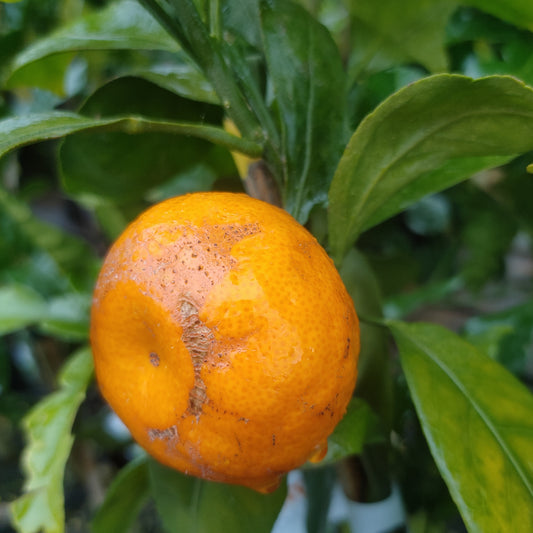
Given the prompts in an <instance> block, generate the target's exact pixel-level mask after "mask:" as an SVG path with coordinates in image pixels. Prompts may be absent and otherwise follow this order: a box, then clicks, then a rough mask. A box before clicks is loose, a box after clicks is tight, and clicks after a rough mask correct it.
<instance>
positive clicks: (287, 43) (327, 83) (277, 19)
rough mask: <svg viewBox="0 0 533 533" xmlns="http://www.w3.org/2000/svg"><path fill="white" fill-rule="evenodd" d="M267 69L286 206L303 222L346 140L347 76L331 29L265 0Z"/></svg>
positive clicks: (320, 197)
mask: <svg viewBox="0 0 533 533" xmlns="http://www.w3.org/2000/svg"><path fill="white" fill-rule="evenodd" d="M260 9H261V25H262V32H263V41H264V48H265V55H266V60H267V67H268V72H269V75H270V78H271V82H272V86H273V90H274V95H275V98H276V107H277V110H278V113H279V121H280V123H281V132H282V142H283V152H284V154H283V161H284V163H283V168H282V173H283V187H284V191H283V196H284V207H285V208H286V209H287V210H288V211H289V212H290V213H291V214H292V215H293V216H294V217H295V218H297V219H298V220H299V221H300V222H302V223H303V222H305V221H306V220H307V217H308V215H309V211H310V210H311V208H312V207H313V206H314V205H316V204H321V203H325V201H326V194H327V189H328V186H329V183H330V181H331V178H332V176H333V171H334V169H335V166H336V164H337V162H338V160H339V157H340V155H341V153H342V147H343V145H344V143H345V140H346V135H345V133H346V131H345V127H346V123H345V117H346V112H345V108H344V106H345V101H346V79H345V73H344V70H343V66H342V61H341V58H340V54H339V51H338V49H337V46H336V45H335V43H334V41H333V39H332V37H331V35H330V34H329V32H328V31H327V29H326V28H325V27H324V26H322V25H321V24H319V23H318V22H317V21H316V20H315V19H314V18H312V17H311V15H310V14H309V13H308V12H307V11H306V10H305V9H303V8H302V7H301V6H298V5H296V4H294V3H293V2H289V1H285V0H284V1H280V0H262V1H261V3H260Z"/></svg>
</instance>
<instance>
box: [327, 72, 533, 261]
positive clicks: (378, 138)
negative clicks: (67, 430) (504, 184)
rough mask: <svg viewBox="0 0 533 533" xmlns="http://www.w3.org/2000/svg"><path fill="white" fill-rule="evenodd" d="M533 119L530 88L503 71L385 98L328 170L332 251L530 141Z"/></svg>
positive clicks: (340, 251) (452, 78)
mask: <svg viewBox="0 0 533 533" xmlns="http://www.w3.org/2000/svg"><path fill="white" fill-rule="evenodd" d="M532 122H533V89H532V88H530V87H528V86H526V85H524V84H523V83H522V82H520V81H519V80H516V79H514V78H511V77H506V76H490V77H487V78H481V79H478V80H473V79H471V78H468V77H465V76H460V75H448V74H441V75H436V76H430V77H428V78H424V79H422V80H420V81H418V82H415V83H413V84H412V85H409V86H407V87H405V88H403V89H401V90H400V91H398V92H396V93H395V94H393V95H392V96H390V97H389V98H387V100H385V101H384V102H383V103H382V104H381V105H380V106H379V107H378V108H377V109H376V110H375V111H374V112H373V113H371V114H370V115H368V116H367V117H366V118H365V120H363V122H362V123H361V124H360V125H359V127H358V128H357V130H356V131H355V133H354V134H353V136H352V138H351V140H350V142H349V143H348V146H347V148H346V150H345V152H344V155H343V156H342V159H341V161H340V163H339V165H338V167H337V170H336V172H335V176H334V177H333V182H332V184H331V188H330V192H329V201H330V206H329V208H330V211H329V215H330V244H331V248H332V252H333V255H334V257H335V259H336V260H337V261H341V260H342V258H343V256H344V254H345V253H346V251H347V250H348V248H349V247H350V246H351V245H352V244H353V242H354V241H355V240H356V239H357V237H358V236H359V234H360V233H361V232H362V231H364V230H365V229H368V228H370V227H372V226H373V225H375V224H377V223H379V222H381V221H383V220H385V219H386V218H388V217H390V216H392V215H394V214H396V213H398V212H399V211H401V210H402V209H404V208H406V207H407V206H408V205H410V204H411V203H413V202H414V201H416V200H418V199H420V198H422V197H423V196H425V195H426V194H430V193H433V192H437V191H440V190H443V189H445V188H447V187H450V186H451V185H454V184H456V183H459V182H460V181H462V180H465V179H467V178H469V177H470V176H471V175H472V174H474V173H475V172H478V171H480V170H482V169H486V168H491V167H494V166H497V165H501V164H504V163H506V162H507V161H509V160H510V159H511V158H513V157H514V156H516V155H518V154H521V153H524V152H526V151H528V150H531V149H533V135H531V131H532V129H531V124H532Z"/></svg>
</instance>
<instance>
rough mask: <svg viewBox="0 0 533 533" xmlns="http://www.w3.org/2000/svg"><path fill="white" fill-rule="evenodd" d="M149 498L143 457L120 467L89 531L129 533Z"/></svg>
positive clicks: (146, 466) (146, 465)
mask: <svg viewBox="0 0 533 533" xmlns="http://www.w3.org/2000/svg"><path fill="white" fill-rule="evenodd" d="M149 495H150V491H149V472H148V459H147V457H146V456H145V455H143V456H141V457H139V458H138V459H135V460H133V461H131V462H130V463H128V464H127V465H126V466H125V467H123V468H122V469H121V470H120V472H119V473H118V474H117V476H116V477H115V479H113V483H111V486H110V487H109V488H108V489H107V492H106V497H105V500H104V503H103V504H102V505H101V506H100V508H99V509H98V511H97V513H96V515H95V517H94V519H93V522H92V529H91V530H92V531H93V532H94V533H109V532H111V531H112V532H113V533H128V531H130V528H131V526H132V525H133V524H134V523H135V520H136V519H137V515H138V514H139V511H140V510H141V508H142V506H143V504H144V503H145V502H146V500H147V499H148V497H149Z"/></svg>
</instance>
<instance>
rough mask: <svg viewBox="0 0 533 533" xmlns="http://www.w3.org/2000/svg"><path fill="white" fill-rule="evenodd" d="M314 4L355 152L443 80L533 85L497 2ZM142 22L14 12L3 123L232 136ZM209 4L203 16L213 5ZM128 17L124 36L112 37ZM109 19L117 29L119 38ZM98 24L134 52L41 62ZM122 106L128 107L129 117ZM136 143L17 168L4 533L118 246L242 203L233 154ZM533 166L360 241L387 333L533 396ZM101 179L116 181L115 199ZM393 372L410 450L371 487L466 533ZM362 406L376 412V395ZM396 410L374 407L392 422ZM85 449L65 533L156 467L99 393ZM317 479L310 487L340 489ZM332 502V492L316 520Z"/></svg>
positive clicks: (424, 204) (2, 260) (2, 202)
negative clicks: (479, 360)
mask: <svg viewBox="0 0 533 533" xmlns="http://www.w3.org/2000/svg"><path fill="white" fill-rule="evenodd" d="M300 3H301V4H302V5H303V6H304V7H305V8H306V9H307V10H309V11H310V12H311V13H313V14H314V15H315V16H316V17H317V18H318V19H319V20H320V21H321V22H322V23H323V24H324V25H325V26H326V27H327V28H328V29H329V30H330V32H331V34H332V35H333V37H334V39H335V42H336V44H337V46H338V48H339V50H340V52H341V57H342V60H343V64H344V67H345V70H346V73H347V78H348V83H349V88H350V90H349V105H348V116H347V117H345V118H346V124H347V126H346V127H347V131H346V139H344V140H345V141H346V140H347V138H348V134H349V133H351V132H352V131H353V130H354V129H355V128H356V127H357V125H358V124H359V123H360V122H361V121H362V120H363V118H364V117H365V116H367V115H368V114H369V113H370V112H372V111H373V110H374V109H375V108H376V106H377V105H378V104H379V103H380V102H382V101H383V100H384V99H385V98H387V97H388V96H389V95H391V94H393V93H394V92H396V91H397V90H398V89H400V88H401V87H404V86H406V85H408V84H409V83H412V82H414V81H416V80H419V79H421V78H423V77H425V76H427V75H429V74H431V73H437V72H452V73H462V74H466V75H468V76H471V77H474V78H477V77H480V76H484V75H488V74H510V75H513V76H516V77H518V78H519V79H521V80H523V81H525V82H526V83H528V84H533V33H532V32H531V31H530V29H531V28H532V27H533V20H530V21H529V22H527V21H524V22H526V23H527V24H528V26H527V27H523V26H522V22H523V21H522V20H521V19H520V17H517V16H515V15H513V13H512V11H511V10H510V9H509V10H506V8H505V2H503V3H502V2H487V5H489V6H490V7H491V9H485V10H484V9H483V7H484V6H483V2H469V4H468V5H464V4H461V3H457V2H452V1H446V0H440V1H437V2H428V1H424V0H412V1H410V2H395V1H388V2H357V1H355V0H353V1H351V0H345V1H335V0H323V1H320V0H300ZM126 4H128V3H127V2H112V1H105V0H62V1H58V0H23V1H21V2H18V3H0V79H1V80H2V89H1V90H0V118H1V117H10V116H21V115H25V114H27V113H30V112H32V113H35V112H46V111H50V110H53V109H61V110H66V111H68V110H80V109H81V110H82V112H87V113H89V114H97V115H101V116H106V113H109V112H116V110H117V109H119V110H120V111H121V112H128V113H137V114H143V115H148V116H150V117H155V118H157V117H161V118H168V117H169V116H170V117H171V118H174V119H176V120H194V119H196V118H197V117H202V120H203V122H205V123H208V124H221V121H222V118H223V115H222V111H221V107H220V106H219V102H218V98H217V96H216V94H215V93H214V91H213V90H212V88H211V87H210V85H209V84H208V83H207V82H206V80H205V79H204V78H203V76H202V75H201V74H200V72H199V71H197V69H196V68H195V67H194V66H193V65H192V64H191V62H190V61H189V60H188V59H187V57H186V55H185V54H184V53H183V52H181V51H179V49H178V48H177V47H176V44H175V42H174V41H172V40H171V39H170V38H169V37H168V35H167V34H165V33H164V32H163V31H161V32H159V33H157V32H153V31H148V30H147V35H149V37H150V39H152V40H153V42H151V43H150V42H147V41H146V39H145V40H143V38H144V37H145V36H144V34H143V33H142V32H141V31H140V32H139V33H136V34H135V35H127V32H128V31H130V32H131V27H130V30H128V24H129V23H128V21H127V17H128V16H131V17H135V16H138V9H139V7H138V6H137V4H135V3H134V2H130V3H129V4H128V5H129V7H128V9H125V8H124V6H125V5H126ZM197 4H198V5H199V7H200V8H201V7H202V5H204V4H207V2H203V1H200V0H198V2H197ZM226 5H228V6H230V7H228V9H224V10H223V11H222V16H223V17H224V21H223V22H224V27H225V28H226V29H227V31H228V32H229V33H230V35H229V37H228V41H231V40H232V39H233V40H234V41H235V42H236V43H237V45H238V46H243V47H246V48H247V49H248V50H249V51H250V57H251V62H252V63H253V61H254V60H255V59H256V58H255V56H254V53H253V52H254V50H255V49H257V47H258V46H259V43H258V34H259V31H258V29H257V28H255V27H254V25H253V24H250V23H249V21H250V20H253V18H252V17H249V14H248V13H247V9H248V7H247V4H246V2H239V1H238V0H232V1H231V2H227V3H226ZM498 6H500V7H498ZM502 6H503V7H502ZM119 7H120V8H121V9H122V13H123V16H124V20H120V18H113V17H114V15H113V14H115V15H117V13H118V8H119ZM102 10H108V11H106V13H107V14H106V15H105V19H103V18H102V16H101V15H100V14H101V13H103V12H104V11H102ZM113 10H115V11H113ZM498 10H499V11H498ZM82 16H83V17H88V16H89V17H91V16H92V17H93V18H92V19H91V18H89V21H90V23H93V24H94V25H95V28H97V29H98V31H100V33H102V34H104V36H105V34H106V27H105V21H106V20H107V21H108V22H111V23H114V24H115V27H114V28H113V32H115V34H116V30H117V27H119V26H120V24H122V23H124V32H125V40H124V43H125V44H124V43H122V44H121V42H120V39H114V40H111V39H109V41H108V42H101V43H98V42H97V39H96V38H95V39H94V41H91V42H90V43H89V46H87V45H86V43H85V44H84V43H81V44H80V48H79V49H78V50H75V46H72V47H71V50H70V51H69V52H66V53H57V52H59V51H60V50H53V43H49V44H48V46H49V48H48V49H47V48H46V46H47V45H46V44H45V45H44V46H43V47H41V49H39V48H38V47H34V48H28V47H30V46H32V45H33V44H34V43H38V42H39V40H40V39H41V38H43V37H44V36H46V35H49V34H51V32H54V31H61V28H62V27H64V26H65V25H66V24H71V23H72V21H74V20H76V19H78V18H79V17H82ZM99 17H100V18H99ZM117 17H118V15H117ZM86 20H87V19H86ZM144 22H145V21H144ZM144 22H143V23H144ZM87 24H88V25H89V26H90V24H89V23H87ZM528 28H529V29H528ZM89 29H90V28H89ZM109 31H110V33H111V30H109ZM75 36H76V33H75V32H71V37H73V38H74V37H75ZM115 36H116V35H115ZM237 36H238V39H237ZM134 38H137V40H138V43H137V46H136V47H135V46H132V41H133V40H135V39H134ZM147 38H148V37H147ZM25 50H33V53H34V58H35V59H32V58H31V57H30V56H24V54H23V52H24V51H25ZM263 69H264V65H263V64H262V63H261V60H260V58H259V56H258V58H257V63H256V64H255V74H256V76H257V78H258V79H259V80H261V81H262V83H263V84H264V83H265V80H264V71H263ZM125 87H127V89H128V91H129V95H130V96H131V98H124V92H125V91H124V88H125ZM265 91H266V92H267V93H268V87H265ZM185 100H186V105H184V101H185ZM173 114H174V115H175V116H173ZM126 137H127V135H126V134H124V133H110V132H106V131H102V132H96V133H93V134H90V135H89V134H85V133H80V134H74V135H72V136H70V137H68V138H67V139H66V140H63V141H57V140H50V141H46V142H42V143H39V144H34V145H30V146H25V147H23V148H20V149H19V150H17V151H16V152H12V153H10V154H8V155H7V156H6V157H3V158H2V159H0V181H1V185H2V187H1V188H0V235H1V239H0V333H2V336H1V337H0V472H1V476H0V532H2V533H7V532H9V531H13V530H12V528H11V526H10V525H9V517H8V508H7V503H6V502H10V501H12V500H14V499H15V498H16V497H18V495H19V494H20V493H21V491H22V488H23V483H24V479H23V472H22V470H21V450H22V449H23V446H24V438H23V433H22V430H21V421H22V419H23V417H24V416H25V415H26V413H27V412H28V410H29V409H30V408H31V407H32V406H34V405H36V404H37V402H38V401H39V400H41V399H42V398H44V397H46V396H47V395H48V394H50V393H51V392H52V391H54V390H56V388H57V386H58V382H57V376H58V371H59V369H60V368H61V367H62V365H63V363H64V362H65V361H66V360H67V359H68V356H69V355H70V354H71V353H73V352H74V351H76V350H78V349H79V348H82V347H83V346H84V345H85V343H86V339H87V332H88V311H89V307H90V294H91V290H92V285H93V283H94V279H95V275H96V272H97V270H98V266H99V263H100V260H101V258H102V256H103V254H104V253H105V250H106V249H107V246H108V244H109V242H110V241H111V239H112V238H114V237H115V236H116V235H118V233H119V232H120V231H121V229H122V228H123V227H124V225H125V224H126V222H127V221H128V220H130V219H131V218H132V216H134V215H135V214H136V213H138V212H140V210H142V209H143V208H144V207H145V206H146V205H148V203H150V202H153V201H157V200H161V199H163V198H166V197H168V196H172V195H175V194H181V193H184V192H187V191H191V190H208V189H225V190H235V191H238V190H243V184H242V181H241V179H240V177H239V175H238V172H237V168H236V166H235V164H234V162H233V160H232V158H231V155H230V153H229V152H228V151H227V150H226V149H225V148H221V147H219V146H214V145H212V144H210V143H208V142H207V141H205V140H202V139H198V138H193V137H182V138H181V141H183V143H182V144H181V145H180V146H178V145H177V144H176V142H175V140H174V138H173V137H171V136H169V135H167V134H165V133H143V134H141V135H139V136H136V137H135V138H134V140H133V142H132V141H131V139H129V138H128V139H126ZM532 161H533V153H529V154H526V155H522V156H520V157H519V158H517V159H514V160H513V161H512V162H511V163H509V164H507V165H505V166H502V167H498V168H496V169H493V170H491V171H484V172H481V173H479V174H478V175H476V176H475V177H474V178H473V179H472V180H469V181H467V182H464V183H461V184H459V185H456V186H454V187H452V188H450V189H448V190H446V191H444V192H440V193H437V194H434V195H431V196H428V197H425V198H423V199H422V200H420V201H418V202H417V203H415V204H414V205H412V206H411V207H409V208H408V209H407V210H406V211H404V212H402V213H401V214H399V215H396V216H394V217H393V218H391V219H389V220H387V221H386V222H383V223H381V224H379V225H377V226H375V227H373V228H372V229H370V230H368V231H366V232H365V233H363V234H362V236H361V238H360V240H359V242H358V249H359V252H360V253H361V254H362V256H363V259H361V258H359V259H354V261H356V262H357V261H363V262H364V264H365V265H366V267H367V268H370V269H371V271H372V272H373V274H372V275H373V276H375V278H376V279H375V284H376V285H375V290H376V291H378V292H379V293H380V298H382V300H383V310H384V313H385V315H386V316H387V317H389V318H405V319H423V320H427V321H431V322H437V323H440V324H444V325H446V326H447V327H448V328H450V329H452V330H454V331H456V332H459V333H460V334H461V335H462V336H463V337H464V338H466V339H468V340H469V341H470V342H471V343H473V344H474V345H476V346H479V347H481V348H482V349H483V351H485V352H486V353H488V354H489V355H490V356H491V357H492V358H493V359H495V360H497V361H498V362H500V363H501V364H503V365H504V366H505V367H506V368H507V369H508V370H510V371H511V372H512V373H513V374H514V375H515V376H516V377H518V378H519V379H520V380H521V381H522V382H524V383H525V384H526V385H527V386H528V387H529V388H531V387H532V386H533V303H532V302H533V300H532V298H531V296H532V294H533V281H532V280H533V275H532V274H533V253H532V235H533V233H532V232H533V210H532V209H531V199H532V198H533V181H532V177H531V175H528V173H527V172H526V167H527V165H528V164H529V163H531V162H532ZM102 169H106V172H110V173H111V174H113V175H114V176H115V177H116V179H114V180H113V182H112V183H110V182H109V179H108V177H107V176H106V175H105V173H104V172H103V171H102ZM147 176H149V178H148V179H147ZM87 184H89V185H87ZM308 225H309V227H310V228H311V229H312V231H313V233H314V234H315V235H317V236H318V237H319V238H320V237H321V236H322V240H323V241H325V240H326V234H327V230H326V227H325V226H326V222H325V209H324V208H323V207H321V206H316V207H315V208H314V209H313V210H312V211H311V214H310V217H309V221H308ZM357 264H358V265H359V263H357ZM349 267H350V265H349V264H348V265H347V266H345V268H349ZM358 268H359V266H358ZM359 271H360V268H359ZM367 279H368V278H367ZM368 335H369V337H368V338H369V339H371V340H369V342H375V343H378V344H380V343H381V344H383V343H385V349H388V345H387V340H386V339H385V340H384V339H383V337H379V335H378V336H377V337H376V336H375V335H374V337H375V338H372V332H370V333H368ZM382 348H383V347H382ZM391 366H392V368H391V372H392V375H393V376H394V377H395V379H394V380H393V381H392V388H393V391H390V394H394V397H395V401H394V407H393V411H392V412H391V413H385V412H384V411H386V410H387V407H386V406H385V407H383V406H381V407H383V410H384V411H383V412H381V413H380V414H382V415H383V414H385V418H389V420H390V425H391V427H392V429H393V435H394V436H395V439H396V440H397V445H396V446H394V447H393V448H392V452H390V453H391V457H383V456H381V457H378V458H377V459H376V458H375V457H372V456H371V455H369V456H367V457H366V460H367V461H368V462H369V464H372V463H374V466H371V467H370V471H372V470H373V469H374V470H375V469H377V470H379V464H380V463H383V462H385V463H387V462H390V464H391V465H392V472H393V476H394V478H395V479H396V480H397V481H398V483H399V485H400V487H401V491H402V496H403V498H404V501H405V506H406V509H407V511H408V513H409V520H410V524H411V531H413V532H414V533H417V532H426V531H427V532H441V531H442V532H444V531H464V526H463V525H462V522H461V519H460V516H459V514H458V512H457V509H456V507H455V505H454V503H453V502H452V500H451V498H450V496H449V493H448V489H447V488H446V486H445V484H444V482H443V481H442V479H441V477H440V475H439V472H438V470H437V468H436V466H435V464H434V460H433V459H432V457H431V454H430V453H429V450H428V446H427V444H426V441H425V439H424V437H423V434H422V431H421V428H420V424H419V422H418V420H417V417H416V414H415V411H414V407H413V404H412V401H411V399H410V395H409V392H408V389H407V385H406V382H405V378H404V377H403V376H402V374H401V372H400V369H399V363H398V362H397V360H396V359H393V360H392V363H391ZM381 392H383V391H381ZM358 393H360V394H361V395H362V396H365V395H366V398H365V399H367V400H368V401H369V403H371V404H372V398H371V395H372V391H358ZM380 398H383V396H380ZM379 401H380V400H379V399H375V402H374V404H373V408H374V409H375V410H376V411H378V412H379V411H380V408H381V407H380V405H379ZM73 432H74V434H75V435H76V441H75V443H74V447H73V450H72V455H71V457H70V459H69V462H68V465H67V469H66V473H65V480H64V484H65V497H66V501H65V510H66V523H67V530H68V531H69V532H77V531H80V532H81V531H87V530H88V526H87V524H88V523H89V521H90V520H91V519H92V517H93V516H94V513H95V510H96V509H97V508H98V507H99V506H100V505H101V504H102V502H103V501H104V494H105V491H106V488H107V487H108V486H109V484H110V482H111V480H112V479H113V478H114V476H115V475H116V473H117V472H118V471H119V470H120V469H121V468H122V467H123V466H124V465H126V464H128V462H129V461H130V460H131V459H132V458H135V457H138V456H139V450H138V449H137V448H136V446H135V445H133V444H132V442H131V441H130V439H129V435H128V433H127V431H125V430H124V428H123V427H122V425H121V423H120V422H119V421H118V419H117V418H116V417H115V416H114V415H113V414H112V413H111V412H110V410H109V408H108V407H107V406H106V405H105V404H104V403H103V401H102V400H101V398H100V397H99V394H98V391H97V389H96V387H95V385H94V384H92V385H90V386H89V389H88V391H87V396H86V399H85V400H84V401H83V402H82V403H81V406H80V409H79V411H78V413H77V415H76V416H75V420H74V429H73ZM386 453H388V452H386ZM130 464H131V463H130ZM134 465H135V464H134ZM376 465H377V466H376ZM130 468H131V469H132V473H131V476H130V477H128V482H132V481H131V480H137V485H135V482H133V485H132V486H138V487H139V492H138V494H137V500H136V502H135V503H136V504H138V505H139V508H142V509H143V510H142V512H141V514H140V518H139V520H138V522H137V525H136V526H134V531H161V530H162V528H163V524H162V523H161V522H160V519H159V518H158V516H157V513H155V512H154V504H153V502H152V501H151V500H149V499H146V494H144V493H143V490H144V489H143V487H145V483H146V479H147V476H148V475H149V474H148V473H147V472H146V471H145V470H143V468H144V467H142V466H141V467H136V468H135V467H130ZM330 468H332V467H330ZM326 471H327V468H326ZM306 475H307V476H308V477H309V478H310V479H311V480H312V478H313V476H324V471H322V472H321V473H316V472H315V473H313V471H311V472H308V473H307V474H306ZM135 476H136V477H135ZM311 483H312V481H311ZM310 486H311V485H310ZM378 496H379V495H378ZM310 497H312V493H311V492H310ZM321 497H323V494H321V493H320V492H319V493H318V497H317V500H316V501H319V500H320V498H321ZM219 498H223V496H220V497H219ZM146 502H147V503H146ZM141 504H142V505H141ZM167 505H168V504H167ZM317 520H318V519H317ZM313 523H314V522H313ZM314 524H315V525H310V529H309V530H310V531H334V529H333V526H331V525H330V526H327V525H324V524H322V526H321V525H320V524H319V520H318V522H316V523H314ZM320 527H323V528H322V529H320ZM327 527H329V528H330V529H327Z"/></svg>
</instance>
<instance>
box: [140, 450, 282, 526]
mask: <svg viewBox="0 0 533 533" xmlns="http://www.w3.org/2000/svg"><path fill="white" fill-rule="evenodd" d="M149 469H150V482H151V489H152V496H153V497H154V499H155V502H156V506H157V509H158V511H159V514H160V516H161V519H162V521H163V525H164V526H165V529H166V530H167V531H168V533H181V532H182V531H190V532H195V533H218V532H219V531H220V530H221V524H223V529H224V531H231V532H232V533H248V532H250V531H253V532H254V533H270V531H271V530H272V526H273V525H274V522H275V521H276V518H277V516H278V514H279V512H280V510H281V506H282V505H283V502H284V501H285V496H286V493H287V490H286V486H285V484H283V486H282V487H280V488H279V489H277V490H276V491H275V492H273V493H272V494H267V495H265V494H259V493H258V492H255V491H253V490H251V489H248V488H245V487H239V486H236V485H225V484H222V483H214V482H211V481H204V480H201V479H198V478H193V477H189V476H186V475H184V474H181V473H179V472H177V471H175V470H171V469H169V468H166V467H165V466H163V465H161V464H159V463H157V462H156V461H154V460H150V462H149Z"/></svg>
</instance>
